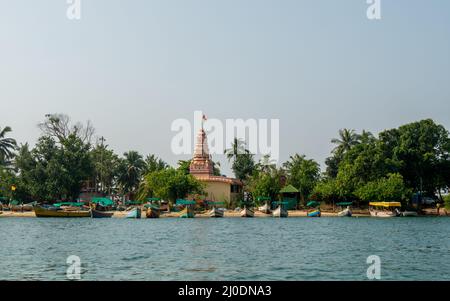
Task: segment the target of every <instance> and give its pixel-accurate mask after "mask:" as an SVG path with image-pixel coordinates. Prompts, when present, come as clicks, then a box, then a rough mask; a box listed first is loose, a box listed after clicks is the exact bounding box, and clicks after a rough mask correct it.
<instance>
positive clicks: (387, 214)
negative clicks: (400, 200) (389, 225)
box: [370, 210, 397, 218]
mask: <svg viewBox="0 0 450 301" xmlns="http://www.w3.org/2000/svg"><path fill="white" fill-rule="evenodd" d="M370 215H371V216H373V217H383V218H385V217H396V216H397V213H395V212H393V211H378V210H370Z"/></svg>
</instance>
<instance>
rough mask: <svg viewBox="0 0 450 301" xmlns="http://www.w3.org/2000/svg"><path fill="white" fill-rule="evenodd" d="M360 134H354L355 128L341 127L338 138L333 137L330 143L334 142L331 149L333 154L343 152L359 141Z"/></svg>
mask: <svg viewBox="0 0 450 301" xmlns="http://www.w3.org/2000/svg"><path fill="white" fill-rule="evenodd" d="M359 138H360V136H359V135H358V134H356V132H355V130H349V129H341V130H339V138H334V139H332V140H331V143H333V144H336V147H335V148H334V149H333V152H334V153H335V154H344V153H346V152H347V151H349V150H350V149H351V148H352V147H353V146H355V145H357V144H358V143H359Z"/></svg>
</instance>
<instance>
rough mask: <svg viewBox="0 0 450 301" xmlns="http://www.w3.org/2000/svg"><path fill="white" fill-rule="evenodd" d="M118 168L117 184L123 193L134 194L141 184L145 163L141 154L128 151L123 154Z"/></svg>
mask: <svg viewBox="0 0 450 301" xmlns="http://www.w3.org/2000/svg"><path fill="white" fill-rule="evenodd" d="M123 155H124V158H123V159H122V160H121V163H120V167H119V177H118V183H119V185H120V186H121V188H122V191H123V192H124V193H134V192H135V191H136V190H137V189H138V187H139V184H140V182H141V178H142V171H143V170H144V168H145V161H144V159H143V157H142V155H141V154H139V153H138V152H136V151H129V152H126V153H124V154H123Z"/></svg>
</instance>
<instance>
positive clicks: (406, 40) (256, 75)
mask: <svg viewBox="0 0 450 301" xmlns="http://www.w3.org/2000/svg"><path fill="white" fill-rule="evenodd" d="M81 1H82V15H81V20H79V21H70V20H68V19H67V17H66V9H67V7H68V5H67V3H66V0H39V1H36V0H8V1H6V0H0V104H1V107H0V126H2V127H3V126H5V125H10V126H11V127H12V128H13V130H14V132H13V136H14V137H15V138H16V139H17V140H18V141H19V142H26V141H29V142H30V143H34V142H35V141H36V138H37V137H38V136H39V130H38V129H37V127H36V124H37V123H38V122H39V121H41V120H43V118H44V115H45V114H47V113H66V114H69V115H70V116H71V117H72V119H73V120H79V121H85V120H88V119H89V120H91V121H92V122H93V123H94V126H95V127H96V130H97V134H98V135H103V136H105V137H106V139H107V143H108V144H109V145H110V146H111V147H112V148H114V149H115V150H116V152H117V153H123V152H124V151H126V150H130V149H134V150H138V151H140V152H142V153H144V154H147V153H155V154H157V155H159V156H161V157H162V158H163V159H165V160H166V161H168V162H169V163H171V164H173V163H175V162H176V161H177V160H178V159H185V157H178V156H175V155H173V154H172V152H171V149H170V141H171V139H172V137H173V136H174V133H173V132H172V131H171V129H170V125H171V123H172V121H173V120H174V119H176V118H188V119H192V118H193V112H194V110H203V111H204V112H205V113H206V114H207V115H208V116H209V117H211V118H213V117H214V118H219V119H225V118H244V119H246V118H279V119H280V127H281V136H280V152H281V159H282V161H284V160H286V159H287V158H288V156H289V155H290V154H293V153H295V152H299V153H304V154H306V155H307V156H308V157H312V158H314V159H316V160H318V161H319V162H320V163H321V164H323V160H324V159H325V157H327V156H328V155H329V152H330V150H331V148H332V145H331V143H330V139H331V138H333V137H335V136H336V135H337V132H338V130H339V129H340V128H353V129H356V130H358V131H359V130H361V129H367V130H370V131H373V132H378V131H380V130H382V129H386V128H392V127H397V126H399V125H401V124H404V123H407V122H411V121H415V120H418V119H422V118H430V117H431V118H433V119H435V120H436V121H437V122H439V123H441V124H443V125H444V126H446V127H447V128H449V129H450V1H444V0H427V1H421V0H409V1H408V0H395V1H393V0H381V4H382V19H381V20H380V21H370V20H368V19H367V17H366V9H367V7H368V5H367V4H366V0H345V1H336V0H328V1H325V0H308V1H306V0H305V1H302V0H270V1H269V0H127V1H125V0H81ZM214 159H215V160H219V159H220V160H222V161H223V162H225V160H223V158H219V157H215V158H214ZM223 166H224V171H225V172H229V169H228V167H227V166H226V164H225V163H223Z"/></svg>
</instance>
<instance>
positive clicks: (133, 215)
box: [126, 208, 141, 218]
mask: <svg viewBox="0 0 450 301" xmlns="http://www.w3.org/2000/svg"><path fill="white" fill-rule="evenodd" d="M126 218H141V208H134V209H132V210H130V211H129V212H128V213H127V215H126Z"/></svg>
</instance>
